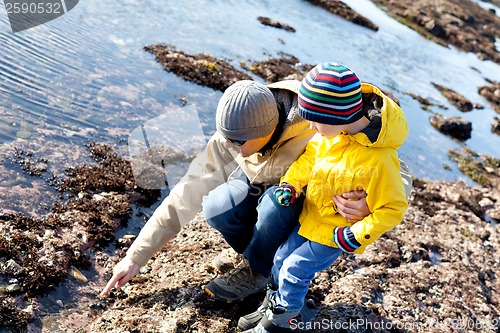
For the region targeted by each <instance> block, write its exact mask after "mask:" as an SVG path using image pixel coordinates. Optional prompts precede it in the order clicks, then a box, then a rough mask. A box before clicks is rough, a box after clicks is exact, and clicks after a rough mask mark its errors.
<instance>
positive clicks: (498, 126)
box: [491, 117, 500, 135]
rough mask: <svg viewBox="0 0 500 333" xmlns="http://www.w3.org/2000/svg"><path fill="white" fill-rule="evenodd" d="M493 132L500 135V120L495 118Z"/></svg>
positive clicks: (492, 126)
mask: <svg viewBox="0 0 500 333" xmlns="http://www.w3.org/2000/svg"><path fill="white" fill-rule="evenodd" d="M491 131H492V132H493V133H496V134H498V135H500V118H498V117H495V118H493V124H491Z"/></svg>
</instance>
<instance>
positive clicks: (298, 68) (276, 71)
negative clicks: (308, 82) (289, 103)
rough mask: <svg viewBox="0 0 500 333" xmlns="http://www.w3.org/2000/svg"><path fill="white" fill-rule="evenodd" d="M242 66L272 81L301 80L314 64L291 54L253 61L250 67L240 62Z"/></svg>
mask: <svg viewBox="0 0 500 333" xmlns="http://www.w3.org/2000/svg"><path fill="white" fill-rule="evenodd" d="M242 67H243V68H245V69H248V70H249V71H251V72H252V73H254V74H255V75H257V76H260V77H261V78H263V79H264V80H265V81H267V82H269V83H272V82H277V81H281V80H299V81H302V79H303V78H304V76H305V75H306V74H307V72H309V70H311V69H312V68H313V67H314V66H313V65H304V64H302V63H301V62H300V61H299V59H297V58H296V57H294V56H292V55H283V57H281V58H274V59H269V60H264V61H260V62H254V63H252V65H251V66H250V68H248V67H247V66H246V65H245V64H242Z"/></svg>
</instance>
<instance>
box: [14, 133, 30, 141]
mask: <svg viewBox="0 0 500 333" xmlns="http://www.w3.org/2000/svg"><path fill="white" fill-rule="evenodd" d="M16 136H17V137H18V138H20V139H29V138H30V137H31V132H28V131H18V132H17V133H16Z"/></svg>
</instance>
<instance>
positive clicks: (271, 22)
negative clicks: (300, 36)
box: [257, 16, 295, 32]
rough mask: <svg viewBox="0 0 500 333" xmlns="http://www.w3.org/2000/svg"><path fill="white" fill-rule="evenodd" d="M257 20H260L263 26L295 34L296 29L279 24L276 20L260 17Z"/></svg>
mask: <svg viewBox="0 0 500 333" xmlns="http://www.w3.org/2000/svg"><path fill="white" fill-rule="evenodd" d="M257 20H259V22H260V23H262V24H263V25H267V26H270V27H274V28H278V29H283V30H285V31H289V32H295V28H294V27H292V26H291V25H289V24H286V23H282V22H278V21H276V20H273V19H270V18H269V17H264V16H259V17H257Z"/></svg>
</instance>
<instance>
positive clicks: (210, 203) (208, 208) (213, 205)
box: [202, 194, 225, 230]
mask: <svg viewBox="0 0 500 333" xmlns="http://www.w3.org/2000/svg"><path fill="white" fill-rule="evenodd" d="M202 212H203V216H204V217H205V220H206V221H207V223H208V224H209V225H210V226H212V227H213V228H215V229H217V230H219V229H220V228H221V227H222V225H223V223H224V221H225V218H224V215H225V214H221V207H220V201H219V202H218V201H217V200H216V198H213V197H211V196H210V194H209V195H208V196H205V197H203V202H202Z"/></svg>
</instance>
